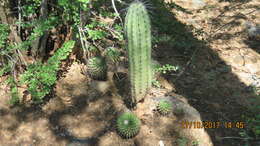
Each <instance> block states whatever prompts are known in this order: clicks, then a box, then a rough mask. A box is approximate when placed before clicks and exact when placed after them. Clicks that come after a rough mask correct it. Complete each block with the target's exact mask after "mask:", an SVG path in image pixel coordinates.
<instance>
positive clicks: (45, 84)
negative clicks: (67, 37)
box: [21, 41, 75, 102]
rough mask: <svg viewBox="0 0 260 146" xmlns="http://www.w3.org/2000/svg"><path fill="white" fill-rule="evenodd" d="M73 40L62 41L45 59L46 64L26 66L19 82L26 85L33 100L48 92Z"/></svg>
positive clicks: (38, 100)
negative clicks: (61, 44) (60, 46)
mask: <svg viewBox="0 0 260 146" xmlns="http://www.w3.org/2000/svg"><path fill="white" fill-rule="evenodd" d="M74 44H75V42H74V41H68V42H66V43H64V45H63V46H62V48H60V49H58V50H57V52H55V54H54V55H53V56H52V57H51V58H50V59H49V60H48V61H47V63H46V64H42V63H40V62H36V63H34V64H31V65H29V66H28V68H27V71H26V72H24V73H23V74H22V76H21V83H22V84H26V85H27V86H28V91H29V93H30V94H31V95H32V99H33V101H34V102H41V101H42V99H43V98H44V97H45V96H46V95H47V94H49V93H50V91H51V89H52V86H53V85H54V84H55V82H56V80H57V71H58V70H59V65H60V63H61V61H62V60H64V59H66V58H67V57H68V55H69V53H70V52H71V51H72V48H73V47H74Z"/></svg>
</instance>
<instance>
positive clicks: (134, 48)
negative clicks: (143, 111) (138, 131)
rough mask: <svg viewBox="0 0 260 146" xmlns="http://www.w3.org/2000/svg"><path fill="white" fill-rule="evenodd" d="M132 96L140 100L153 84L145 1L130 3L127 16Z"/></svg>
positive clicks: (148, 23)
mask: <svg viewBox="0 0 260 146" xmlns="http://www.w3.org/2000/svg"><path fill="white" fill-rule="evenodd" d="M125 33H126V38H127V49H128V60H129V66H130V67H129V72H130V84H131V97H132V99H133V102H136V101H137V102H138V101H140V100H141V99H142V98H143V97H144V96H145V95H146V93H147V90H148V89H149V88H150V87H151V84H152V69H151V25H150V19H149V15H148V12H147V10H146V8H145V6H144V4H143V3H141V2H139V1H134V2H133V3H131V4H130V6H129V8H128V11H127V14H126V17H125Z"/></svg>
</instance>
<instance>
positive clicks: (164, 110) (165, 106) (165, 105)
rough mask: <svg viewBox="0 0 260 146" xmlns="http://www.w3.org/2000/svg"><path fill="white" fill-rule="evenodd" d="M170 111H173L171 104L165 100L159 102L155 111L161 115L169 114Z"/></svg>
mask: <svg viewBox="0 0 260 146" xmlns="http://www.w3.org/2000/svg"><path fill="white" fill-rule="evenodd" d="M172 109H173V106H172V103H171V102H170V101H167V100H161V101H159V103H158V105H157V110H158V111H159V113H160V114H162V115H167V114H169V113H170V112H171V111H172Z"/></svg>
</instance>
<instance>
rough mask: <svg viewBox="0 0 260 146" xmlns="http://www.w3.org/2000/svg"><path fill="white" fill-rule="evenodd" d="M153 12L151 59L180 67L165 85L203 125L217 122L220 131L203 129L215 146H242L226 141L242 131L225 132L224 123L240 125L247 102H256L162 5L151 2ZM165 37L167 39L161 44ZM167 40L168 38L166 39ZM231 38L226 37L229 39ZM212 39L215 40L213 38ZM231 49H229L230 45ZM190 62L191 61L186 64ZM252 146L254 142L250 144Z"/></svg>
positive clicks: (210, 50) (231, 130) (242, 141)
mask: <svg viewBox="0 0 260 146" xmlns="http://www.w3.org/2000/svg"><path fill="white" fill-rule="evenodd" d="M153 5H155V6H156V8H157V9H155V10H154V12H153V19H152V20H154V21H153V25H154V26H156V30H157V32H156V33H154V34H155V36H156V37H157V39H161V40H160V41H158V42H156V43H155V44H154V46H155V48H154V50H155V53H154V55H153V58H155V59H156V60H157V61H159V62H160V63H161V64H172V65H179V66H181V68H182V70H183V69H184V70H185V72H184V73H183V74H181V75H180V74H175V73H172V74H168V75H167V76H165V77H166V78H167V79H168V81H170V82H171V83H173V84H174V85H175V90H176V92H177V93H178V94H180V95H183V96H185V97H187V98H188V99H189V102H190V103H191V104H192V106H194V107H195V108H196V109H197V110H198V111H199V112H200V113H201V116H202V119H203V121H211V122H221V124H223V125H222V128H218V129H206V130H207V131H208V132H209V134H210V135H211V137H212V139H213V142H214V145H216V146H231V145H234V146H240V145H241V146H242V145H243V144H245V139H232V138H231V139H228V138H225V137H240V135H239V132H241V131H243V130H246V128H248V127H246V128H241V129H240V128H236V127H234V125H233V127H232V128H227V127H225V125H224V124H225V122H228V121H229V122H232V124H234V123H235V122H244V123H245V125H246V126H248V125H247V123H246V121H244V119H243V118H242V115H246V114H247V112H248V110H247V108H248V107H247V106H249V105H250V103H249V100H250V99H253V98H256V95H255V93H254V92H252V91H249V90H247V89H248V87H247V86H246V85H245V84H244V83H243V82H241V81H240V80H239V78H238V77H237V76H236V75H235V74H233V73H232V71H231V66H229V65H227V64H226V63H225V62H224V61H223V60H221V58H220V57H219V56H218V54H217V53H216V52H214V51H213V50H212V49H211V48H210V47H209V45H207V44H208V42H206V41H201V40H198V39H197V38H196V37H195V36H194V34H193V33H192V28H191V27H189V26H187V25H185V24H183V23H181V22H180V21H178V20H177V19H176V17H175V16H174V15H173V13H172V12H170V10H169V9H168V8H167V5H165V4H164V3H163V2H162V1H155V0H154V1H153ZM165 34H166V35H167V36H168V39H166V40H163V39H162V38H164V36H165ZM169 36H170V37H169ZM231 37H232V36H230V39H231ZM213 39H215V38H213ZM231 46H232V45H231ZM190 58H191V60H190ZM251 142H252V144H253V145H254V144H256V141H254V140H253V141H251Z"/></svg>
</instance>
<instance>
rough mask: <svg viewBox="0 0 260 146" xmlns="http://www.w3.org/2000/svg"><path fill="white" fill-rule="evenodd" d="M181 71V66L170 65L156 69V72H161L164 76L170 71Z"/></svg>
mask: <svg viewBox="0 0 260 146" xmlns="http://www.w3.org/2000/svg"><path fill="white" fill-rule="evenodd" d="M178 70H179V66H173V65H170V64H165V65H163V66H157V67H156V68H155V72H160V73H163V74H166V73H167V72H169V71H178Z"/></svg>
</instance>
